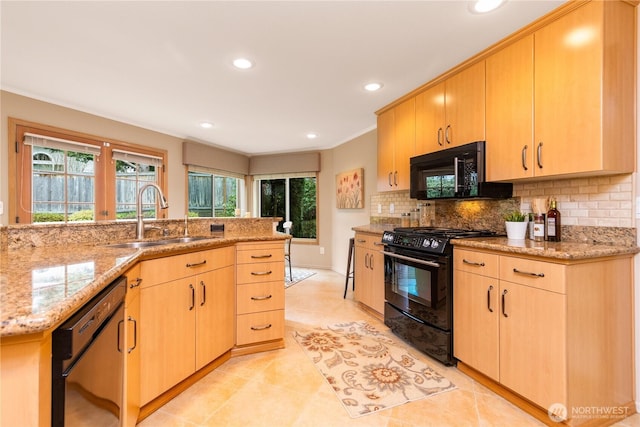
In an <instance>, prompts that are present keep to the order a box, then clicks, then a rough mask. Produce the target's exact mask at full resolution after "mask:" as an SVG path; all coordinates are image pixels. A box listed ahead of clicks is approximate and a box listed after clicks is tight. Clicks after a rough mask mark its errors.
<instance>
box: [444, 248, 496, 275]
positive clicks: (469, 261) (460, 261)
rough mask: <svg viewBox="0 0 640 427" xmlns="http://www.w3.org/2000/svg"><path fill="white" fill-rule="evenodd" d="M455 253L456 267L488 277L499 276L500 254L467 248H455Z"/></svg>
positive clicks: (454, 261)
mask: <svg viewBox="0 0 640 427" xmlns="http://www.w3.org/2000/svg"><path fill="white" fill-rule="evenodd" d="M454 253H455V255H454V257H453V263H454V269H456V270H462V271H467V272H469V273H474V274H481V275H483V276H487V277H498V259H499V255H496V254H487V253H483V252H476V251H469V250H466V249H455V250H454Z"/></svg>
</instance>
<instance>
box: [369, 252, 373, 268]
mask: <svg viewBox="0 0 640 427" xmlns="http://www.w3.org/2000/svg"><path fill="white" fill-rule="evenodd" d="M369 268H370V269H371V270H373V254H370V255H369Z"/></svg>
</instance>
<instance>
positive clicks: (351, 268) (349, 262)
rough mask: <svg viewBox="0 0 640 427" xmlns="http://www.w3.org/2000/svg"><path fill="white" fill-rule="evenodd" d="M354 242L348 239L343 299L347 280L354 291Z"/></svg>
mask: <svg viewBox="0 0 640 427" xmlns="http://www.w3.org/2000/svg"><path fill="white" fill-rule="evenodd" d="M354 242H355V240H354V238H353V237H352V238H350V239H349V256H348V258H347V277H346V279H345V281H344V296H343V297H342V298H343V299H344V298H346V297H347V289H349V279H351V286H352V287H353V288H352V290H354V291H355V290H356V278H355V274H354V273H355V271H354V270H355V259H354V258H355V253H354V252H355V243H354Z"/></svg>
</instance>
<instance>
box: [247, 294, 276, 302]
mask: <svg viewBox="0 0 640 427" xmlns="http://www.w3.org/2000/svg"><path fill="white" fill-rule="evenodd" d="M271 298H273V295H264V296H261V297H251V299H252V300H254V301H264V300H266V299H271Z"/></svg>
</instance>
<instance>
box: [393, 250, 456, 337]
mask: <svg viewBox="0 0 640 427" xmlns="http://www.w3.org/2000/svg"><path fill="white" fill-rule="evenodd" d="M385 258H386V259H385V264H386V265H385V270H386V271H385V286H386V294H385V297H386V299H387V300H388V301H389V302H390V303H391V304H393V305H395V306H396V307H398V308H399V309H401V310H406V311H407V312H409V313H411V314H413V315H416V316H419V317H420V318H421V319H422V320H425V321H427V322H429V323H435V324H437V326H440V327H446V326H448V323H449V322H448V320H447V319H448V316H447V315H446V311H447V310H446V308H447V304H448V303H449V302H448V293H449V268H448V263H446V262H440V261H439V262H435V261H424V262H423V261H421V260H415V261H410V260H407V259H401V258H396V257H393V255H391V256H387V257H385ZM440 317H442V318H441V319H440Z"/></svg>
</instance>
